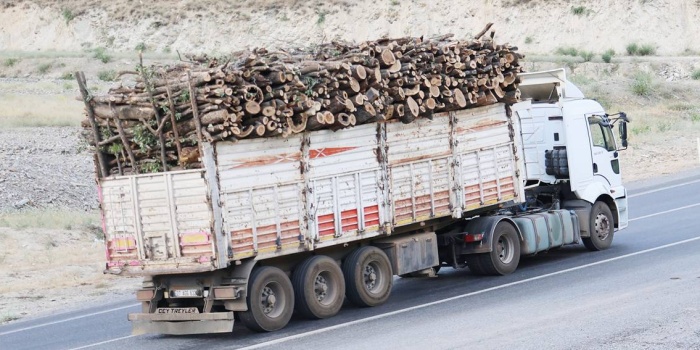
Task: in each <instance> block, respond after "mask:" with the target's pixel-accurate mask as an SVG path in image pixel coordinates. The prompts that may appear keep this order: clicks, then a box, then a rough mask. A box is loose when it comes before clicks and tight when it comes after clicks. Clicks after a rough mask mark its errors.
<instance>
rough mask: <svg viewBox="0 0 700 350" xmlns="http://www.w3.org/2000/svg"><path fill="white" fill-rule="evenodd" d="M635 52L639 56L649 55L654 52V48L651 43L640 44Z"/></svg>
mask: <svg viewBox="0 0 700 350" xmlns="http://www.w3.org/2000/svg"><path fill="white" fill-rule="evenodd" d="M637 54H638V55H639V56H651V55H654V54H656V48H655V47H654V46H651V45H642V46H640V47H639V51H637Z"/></svg>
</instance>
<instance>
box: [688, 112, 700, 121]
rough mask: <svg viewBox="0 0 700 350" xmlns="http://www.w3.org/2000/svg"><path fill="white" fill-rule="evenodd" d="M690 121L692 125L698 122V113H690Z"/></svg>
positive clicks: (699, 115) (699, 119)
mask: <svg viewBox="0 0 700 350" xmlns="http://www.w3.org/2000/svg"><path fill="white" fill-rule="evenodd" d="M690 120H691V121H692V122H693V123H697V122H700V113H698V112H692V113H690Z"/></svg>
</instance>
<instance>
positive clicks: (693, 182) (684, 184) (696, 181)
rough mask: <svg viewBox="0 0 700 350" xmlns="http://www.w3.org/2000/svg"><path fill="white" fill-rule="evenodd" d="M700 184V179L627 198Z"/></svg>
mask: <svg viewBox="0 0 700 350" xmlns="http://www.w3.org/2000/svg"><path fill="white" fill-rule="evenodd" d="M698 182H700V179H699V180H693V181H688V182H684V183H681V184H677V185H672V186H666V187H661V188H655V189H653V190H649V191H644V192H640V193H635V194H633V195H629V196H627V198H634V197H639V196H643V195H645V194H650V193H656V192H661V191H665V190H670V189H672V188H676V187H682V186H686V185H692V184H695V183H698Z"/></svg>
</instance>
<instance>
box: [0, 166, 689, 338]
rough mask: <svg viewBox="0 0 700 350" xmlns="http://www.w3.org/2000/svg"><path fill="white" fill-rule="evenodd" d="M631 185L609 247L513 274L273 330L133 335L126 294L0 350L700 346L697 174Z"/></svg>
mask: <svg viewBox="0 0 700 350" xmlns="http://www.w3.org/2000/svg"><path fill="white" fill-rule="evenodd" d="M629 193H630V196H631V198H630V208H631V209H630V211H631V216H630V217H631V219H632V220H631V223H630V227H629V228H628V229H626V230H623V231H620V232H618V233H617V234H616V236H615V240H614V243H613V246H612V247H611V248H610V249H608V250H606V251H602V252H595V253H593V252H588V251H587V250H586V249H585V248H584V247H583V246H582V245H575V246H568V247H565V248H562V249H559V250H556V251H551V252H549V253H547V254H541V255H538V256H536V257H531V258H525V259H524V260H522V261H521V265H520V267H519V268H518V270H517V271H516V272H515V273H513V274H512V275H509V276H504V277H477V276H473V275H472V274H471V273H470V272H469V271H468V270H467V269H463V270H452V269H445V268H443V270H441V271H440V275H439V277H437V278H418V279H396V280H395V285H394V289H393V294H392V297H391V298H390V299H389V301H388V302H387V303H386V304H385V305H382V306H379V307H375V308H369V309H360V308H355V307H352V306H349V305H346V307H344V309H343V310H342V311H341V313H340V314H339V315H337V316H336V317H333V318H331V319H328V320H318V321H308V320H301V319H292V322H291V323H290V324H289V325H288V326H287V327H286V328H284V329H283V330H281V331H278V332H273V333H267V334H257V333H253V332H250V331H248V330H247V329H245V328H244V327H243V326H241V325H239V324H237V325H236V326H235V327H234V331H233V332H232V333H230V334H218V335H201V336H162V335H140V336H131V335H130V324H129V323H128V321H127V320H126V314H127V313H129V312H134V311H137V310H138V309H139V307H138V306H137V304H136V303H135V302H134V301H133V300H123V301H118V302H115V303H113V304H110V305H103V306H100V307H90V308H86V309H84V310H79V311H74V312H67V313H63V314H56V315H53V316H49V317H43V318H38V319H32V320H26V321H20V322H16V323H12V324H9V325H5V326H2V327H0V349H83V348H90V349H120V350H122V349H136V348H148V349H153V350H157V349H190V348H199V349H235V348H246V347H247V348H268V349H278V348H284V349H316V348H328V349H334V350H335V349H406V348H419V349H466V348H478V349H496V348H498V349H543V348H546V349H584V348H585V349H591V348H592V349H647V348H648V349H700V253H699V252H700V215H697V213H698V211H699V210H700V172H697V171H695V172H691V173H687V174H683V177H675V178H672V179H669V178H666V179H660V180H653V181H647V182H645V183H637V184H633V185H632V186H630V191H629Z"/></svg>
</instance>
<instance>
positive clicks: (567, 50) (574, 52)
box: [556, 47, 578, 57]
mask: <svg viewBox="0 0 700 350" xmlns="http://www.w3.org/2000/svg"><path fill="white" fill-rule="evenodd" d="M556 53H557V55H562V56H573V57H576V56H578V49H576V48H575V47H560V48H558V49H557V51H556Z"/></svg>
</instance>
